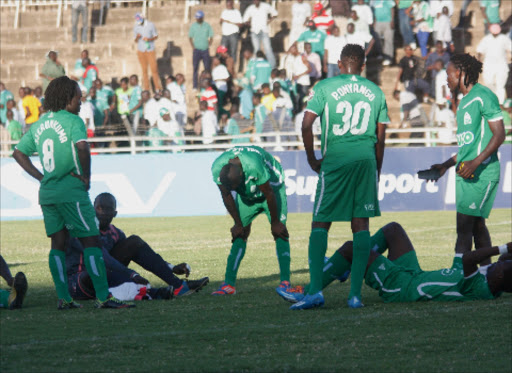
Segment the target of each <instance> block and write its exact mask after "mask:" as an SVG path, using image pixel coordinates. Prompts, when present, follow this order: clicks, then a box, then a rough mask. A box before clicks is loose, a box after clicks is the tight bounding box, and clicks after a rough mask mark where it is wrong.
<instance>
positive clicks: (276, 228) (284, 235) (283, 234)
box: [270, 221, 290, 241]
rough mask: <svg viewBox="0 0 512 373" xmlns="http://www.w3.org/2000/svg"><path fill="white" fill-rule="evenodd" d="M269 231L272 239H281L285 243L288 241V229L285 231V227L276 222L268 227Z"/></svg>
mask: <svg viewBox="0 0 512 373" xmlns="http://www.w3.org/2000/svg"><path fill="white" fill-rule="evenodd" d="M270 229H271V230H272V236H274V239H276V240H277V239H278V238H281V239H283V240H285V241H288V238H289V237H290V235H289V234H288V229H286V225H284V224H283V223H281V222H280V221H278V222H277V223H273V224H271V225H270Z"/></svg>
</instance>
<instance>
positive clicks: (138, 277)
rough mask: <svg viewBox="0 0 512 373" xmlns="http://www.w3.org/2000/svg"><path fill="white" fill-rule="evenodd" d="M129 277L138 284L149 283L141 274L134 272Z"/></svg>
mask: <svg viewBox="0 0 512 373" xmlns="http://www.w3.org/2000/svg"><path fill="white" fill-rule="evenodd" d="M130 277H131V279H132V281H133V282H135V283H136V284H139V285H147V284H149V281H148V280H146V279H145V278H144V277H142V276H141V275H139V274H138V273H134V274H132V275H131V276H130Z"/></svg>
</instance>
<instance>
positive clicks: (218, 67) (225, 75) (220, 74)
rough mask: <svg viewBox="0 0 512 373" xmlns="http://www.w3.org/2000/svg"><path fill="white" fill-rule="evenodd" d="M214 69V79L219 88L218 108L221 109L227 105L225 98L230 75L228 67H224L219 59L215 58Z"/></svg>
mask: <svg viewBox="0 0 512 373" xmlns="http://www.w3.org/2000/svg"><path fill="white" fill-rule="evenodd" d="M212 67H213V69H212V79H213V82H214V83H215V86H216V87H217V99H218V107H219V108H221V107H223V106H224V104H225V101H224V98H225V97H226V93H227V92H228V80H229V78H230V75H229V72H228V69H227V68H226V66H224V65H223V64H222V63H221V62H220V59H218V58H217V57H214V58H213V60H212Z"/></svg>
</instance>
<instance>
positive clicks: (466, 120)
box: [464, 111, 472, 125]
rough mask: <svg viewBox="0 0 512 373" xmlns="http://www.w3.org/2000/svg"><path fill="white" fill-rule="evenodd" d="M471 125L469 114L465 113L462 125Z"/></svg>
mask: <svg viewBox="0 0 512 373" xmlns="http://www.w3.org/2000/svg"><path fill="white" fill-rule="evenodd" d="M471 123H472V120H471V115H469V113H468V112H467V111H466V113H465V114H464V125H468V124H471Z"/></svg>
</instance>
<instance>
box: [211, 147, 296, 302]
mask: <svg viewBox="0 0 512 373" xmlns="http://www.w3.org/2000/svg"><path fill="white" fill-rule="evenodd" d="M212 174H213V181H214V182H215V183H216V184H217V186H218V187H219V190H220V193H221V195H222V200H223V202H224V206H226V209H227V210H228V212H229V214H230V215H231V217H232V218H233V220H234V222H235V225H233V227H232V228H231V237H232V240H231V242H232V246H231V251H230V253H229V256H228V262H227V265H226V275H225V278H224V282H223V283H222V284H221V285H220V287H219V289H218V290H217V291H215V292H213V293H212V294H213V295H227V294H235V293H236V290H235V284H236V275H237V272H238V268H240V263H241V262H242V259H243V257H244V255H245V248H246V247H247V239H248V238H249V235H250V234H251V224H252V221H253V220H254V219H255V218H256V217H257V216H258V215H259V214H261V213H265V214H266V215H267V218H268V220H269V221H270V229H271V232H272V235H273V236H274V239H275V241H276V254H277V260H278V262H279V269H280V271H281V283H280V285H279V287H278V289H280V288H281V289H286V288H288V287H290V243H289V242H288V230H287V229H286V219H287V215H288V207H287V203H286V186H285V184H284V172H283V168H282V166H281V164H280V163H279V162H278V161H277V160H276V159H275V158H274V157H273V156H272V155H271V154H269V153H268V152H266V151H265V150H263V149H262V148H260V147H258V146H237V147H235V148H231V149H228V150H226V151H225V152H224V153H222V154H221V155H220V156H219V157H218V158H217V159H216V160H215V162H213V165H212ZM233 191H234V192H236V195H237V196H236V202H235V199H234V198H233V195H232V192H233Z"/></svg>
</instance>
